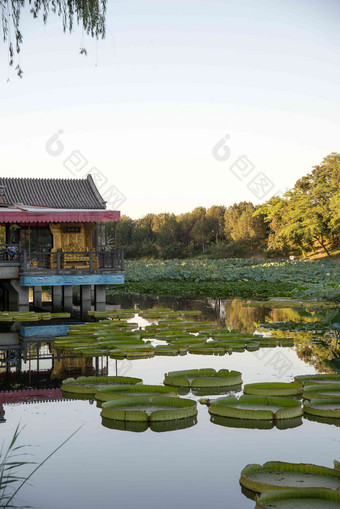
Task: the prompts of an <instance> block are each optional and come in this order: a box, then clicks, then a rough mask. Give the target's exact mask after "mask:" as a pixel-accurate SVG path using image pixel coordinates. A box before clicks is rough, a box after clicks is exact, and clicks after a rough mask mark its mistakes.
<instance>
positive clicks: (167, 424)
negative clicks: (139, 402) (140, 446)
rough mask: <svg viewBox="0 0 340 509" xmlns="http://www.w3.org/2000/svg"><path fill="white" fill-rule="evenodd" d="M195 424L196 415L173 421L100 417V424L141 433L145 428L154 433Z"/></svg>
mask: <svg viewBox="0 0 340 509" xmlns="http://www.w3.org/2000/svg"><path fill="white" fill-rule="evenodd" d="M195 424H197V417H196V416H193V417H187V418H184V419H176V420H173V421H154V422H153V421H152V422H147V421H144V422H138V421H136V422H135V421H115V420H114V419H106V418H105V417H103V418H102V425H103V426H105V427H106V428H110V429H118V430H122V431H133V432H135V433H142V432H144V431H146V430H147V429H151V431H154V432H156V433H164V432H166V431H176V430H179V429H185V428H191V427H192V426H195Z"/></svg>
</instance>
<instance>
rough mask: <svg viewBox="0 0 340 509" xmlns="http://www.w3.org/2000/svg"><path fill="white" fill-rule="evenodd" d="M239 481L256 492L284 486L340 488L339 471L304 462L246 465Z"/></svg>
mask: <svg viewBox="0 0 340 509" xmlns="http://www.w3.org/2000/svg"><path fill="white" fill-rule="evenodd" d="M240 483H241V485H242V486H244V487H245V488H247V489H248V490H251V491H255V492H257V493H262V492H263V491H266V490H270V489H284V488H295V489H299V488H330V489H332V490H337V489H338V488H340V471H337V470H335V469H334V468H327V467H322V466H318V465H310V464H305V463H286V462H283V461H268V462H267V463H264V465H257V464H251V465H247V466H246V467H245V468H244V469H243V470H242V472H241V478H240ZM294 507H295V506H294Z"/></svg>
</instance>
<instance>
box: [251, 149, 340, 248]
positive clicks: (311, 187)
mask: <svg viewBox="0 0 340 509" xmlns="http://www.w3.org/2000/svg"><path fill="white" fill-rule="evenodd" d="M339 193H340V154H337V153H334V152H333V153H332V154H330V155H329V156H327V157H325V159H324V160H323V161H322V162H321V164H320V165H318V166H314V168H313V170H312V171H311V173H309V174H307V175H306V176H304V177H302V178H301V179H299V180H298V181H297V182H296V184H295V186H294V187H293V189H291V190H290V191H288V192H287V193H286V194H285V196H284V198H283V199H281V198H272V199H271V200H269V201H268V202H267V203H265V204H264V205H262V206H261V207H260V208H259V210H258V212H257V213H263V214H264V216H265V221H266V222H268V223H269V227H270V229H271V235H270V237H269V239H270V241H273V239H274V241H275V242H273V244H275V243H276V244H277V245H281V246H284V245H286V246H287V245H288V246H289V247H290V248H291V249H294V248H297V247H298V248H300V249H301V251H302V252H303V253H304V252H306V251H307V250H310V249H312V248H313V249H314V245H316V244H318V245H319V246H321V247H322V249H323V250H324V251H325V253H326V254H327V255H328V256H330V251H329V246H330V245H331V244H333V245H334V246H335V245H338V244H339V237H338V235H339V233H340V213H339V207H340V197H339Z"/></svg>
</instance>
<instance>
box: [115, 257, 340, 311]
mask: <svg viewBox="0 0 340 509" xmlns="http://www.w3.org/2000/svg"><path fill="white" fill-rule="evenodd" d="M109 293H110V294H112V295H116V294H119V293H124V294H127V293H130V294H152V295H170V296H173V297H199V296H206V297H213V298H230V297H233V296H236V297H242V298H250V297H251V298H261V299H263V298H270V297H291V298H294V299H296V298H300V299H305V300H314V299H317V300H326V301H335V302H339V301H340V267H339V264H338V263H337V262H331V261H327V262H322V261H281V262H270V261H263V260H259V261H257V260H252V259H223V260H199V259H194V260H192V259H190V260H165V261H163V260H156V261H151V262H144V261H127V262H126V282H125V285H124V287H122V288H120V287H119V286H116V287H111V288H110V290H109Z"/></svg>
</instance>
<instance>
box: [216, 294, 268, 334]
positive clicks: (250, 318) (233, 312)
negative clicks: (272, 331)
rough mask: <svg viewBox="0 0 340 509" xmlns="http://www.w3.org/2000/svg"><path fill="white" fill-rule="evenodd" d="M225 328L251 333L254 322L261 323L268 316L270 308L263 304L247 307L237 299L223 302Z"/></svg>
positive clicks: (254, 326) (253, 328)
mask: <svg viewBox="0 0 340 509" xmlns="http://www.w3.org/2000/svg"><path fill="white" fill-rule="evenodd" d="M225 311H226V320H225V324H226V327H227V329H235V330H240V331H242V332H247V333H249V334H253V332H254V331H255V329H256V323H263V322H265V321H266V317H267V316H269V313H270V309H268V308H265V307H263V306H256V307H248V306H245V305H244V302H242V301H241V300H239V299H234V300H232V301H227V302H226V303H225Z"/></svg>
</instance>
